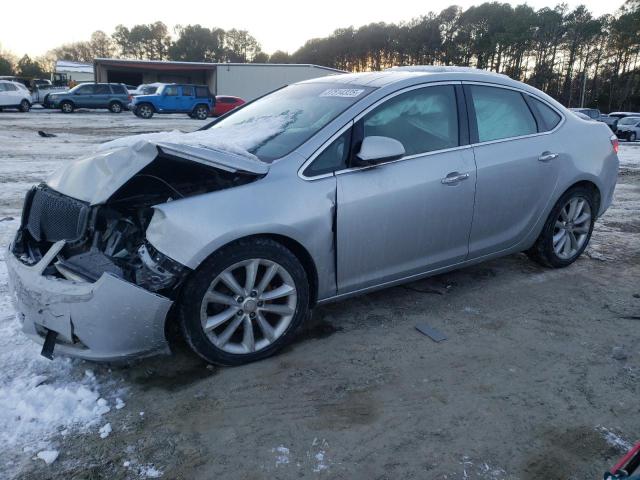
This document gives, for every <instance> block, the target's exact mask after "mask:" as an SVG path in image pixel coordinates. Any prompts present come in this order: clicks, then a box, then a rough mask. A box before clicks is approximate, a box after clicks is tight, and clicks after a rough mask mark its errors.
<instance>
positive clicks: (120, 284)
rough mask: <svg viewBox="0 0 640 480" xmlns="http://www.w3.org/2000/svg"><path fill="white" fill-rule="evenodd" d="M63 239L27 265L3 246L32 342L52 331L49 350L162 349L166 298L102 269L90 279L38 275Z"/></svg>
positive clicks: (124, 354) (86, 354) (119, 354)
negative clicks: (53, 339)
mask: <svg viewBox="0 0 640 480" xmlns="http://www.w3.org/2000/svg"><path fill="white" fill-rule="evenodd" d="M63 246H64V242H58V243H56V244H54V245H53V246H52V247H51V249H50V250H49V252H47V254H46V255H45V256H44V258H43V259H42V260H41V261H40V262H39V263H37V264H36V265H33V266H28V265H24V264H23V263H22V262H20V261H19V260H18V259H17V258H16V257H15V255H14V254H13V253H12V252H11V251H10V250H9V251H7V252H6V264H7V270H8V272H9V285H10V288H11V291H12V293H13V300H14V304H15V307H16V310H17V312H18V318H19V320H20V322H21V324H22V329H23V331H24V332H25V333H26V334H27V335H28V336H29V337H31V338H32V339H33V340H34V341H36V342H37V343H40V344H42V343H43V342H44V336H45V335H46V332H47V330H53V331H55V332H57V333H58V337H57V340H56V345H55V349H54V355H55V354H64V355H69V356H74V357H79V358H83V359H86V360H94V361H114V360H123V359H127V358H131V357H137V356H142V355H148V354H152V353H157V352H160V351H162V350H164V351H168V344H167V341H166V338H165V335H164V326H165V320H166V317H167V313H168V312H169V309H170V307H171V305H172V301H171V300H169V299H168V298H165V297H162V296H160V295H156V294H154V293H150V292H148V291H146V290H144V289H142V288H140V287H138V286H137V285H134V284H131V283H129V282H126V281H124V280H121V279H120V278H118V277H116V276H114V275H111V274H103V275H102V276H101V277H100V278H99V279H98V280H97V281H96V282H95V283H78V282H72V281H69V280H64V279H59V278H55V277H50V276H44V275H43V271H44V269H45V268H46V267H47V266H48V265H49V264H50V263H51V261H52V260H53V259H54V258H55V257H56V255H57V254H58V252H59V251H60V250H61V249H62V247H63Z"/></svg>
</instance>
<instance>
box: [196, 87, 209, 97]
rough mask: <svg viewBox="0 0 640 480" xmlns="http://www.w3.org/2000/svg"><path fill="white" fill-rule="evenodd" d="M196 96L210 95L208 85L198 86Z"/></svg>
mask: <svg viewBox="0 0 640 480" xmlns="http://www.w3.org/2000/svg"><path fill="white" fill-rule="evenodd" d="M196 97H198V98H207V97H209V89H208V88H207V87H196Z"/></svg>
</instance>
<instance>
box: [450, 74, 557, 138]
mask: <svg viewBox="0 0 640 480" xmlns="http://www.w3.org/2000/svg"><path fill="white" fill-rule="evenodd" d="M462 84H463V85H480V86H484V87H495V88H504V89H506V90H514V91H516V92H518V93H520V94H523V95H529V96H530V97H531V98H534V99H536V100H538V101H540V102H542V103H544V104H545V105H547V106H548V107H549V108H551V109H552V110H553V111H554V112H556V113H557V114H558V115H560V121H559V122H558V124H557V125H556V126H555V127H554V128H553V129H552V130H547V131H546V132H536V133H529V134H527V135H520V136H517V137H506V138H499V139H496V140H488V141H486V142H478V143H472V144H471V146H473V147H480V146H484V145H492V144H494V143H503V142H510V141H512V140H520V139H524V138H532V137H538V136H540V135H551V134H552V133H555V132H556V131H557V130H558V129H559V128H560V127H561V126H562V125H564V123H565V122H566V120H567V119H566V117H565V115H564V114H563V113H562V112H560V111H559V110H558V109H557V108H556V107H554V106H553V105H551V104H550V103H549V102H547V101H545V100H543V99H542V98H540V97H538V96H537V95H534V94H532V93H529V92H527V91H525V90H522V89H521V88H517V87H512V86H509V85H500V84H497V83H489V82H474V81H463V82H462ZM471 101H473V100H472V99H471ZM531 115H533V112H531ZM534 120H536V122H537V119H536V118H535V115H534Z"/></svg>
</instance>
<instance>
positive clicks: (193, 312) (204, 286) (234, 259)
mask: <svg viewBox="0 0 640 480" xmlns="http://www.w3.org/2000/svg"><path fill="white" fill-rule="evenodd" d="M256 262H257V263H256ZM252 267H253V271H255V272H256V274H255V276H254V278H255V282H253V283H251V282H248V283H249V284H248V285H247V283H246V282H247V278H248V277H249V278H250V276H249V272H250V271H252ZM230 272H231V273H230ZM269 272H272V273H273V272H276V273H274V274H273V277H272V279H271V280H269V278H268V277H269V275H268V273H269ZM229 274H230V275H232V276H233V278H234V279H235V280H236V285H235V290H234V289H232V288H230V287H229V286H228V285H229V283H227V281H226V280H222V277H225V278H228V275H229ZM265 277H267V279H266V280H265V281H266V282H267V283H266V286H264V285H262V281H263V279H265ZM241 285H242V286H241ZM247 286H249V287H250V288H249V290H245V288H246V287H247ZM291 289H293V292H292V291H291ZM238 290H239V291H238ZM234 292H235V293H234ZM247 293H248V295H247ZM240 294H241V295H242V296H241V295H240ZM276 295H280V296H278V297H276ZM272 296H273V297H274V298H270V297H272ZM205 298H206V300H205ZM275 310H277V312H275ZM178 311H179V319H180V326H181V330H182V333H183V335H184V338H185V340H186V342H187V343H188V344H189V345H190V346H191V348H192V349H193V351H194V352H196V353H197V354H198V355H200V356H201V357H202V358H204V359H205V360H206V361H208V362H211V363H214V364H217V365H226V366H234V365H242V364H245V363H249V362H254V361H256V360H261V359H263V358H266V357H268V356H270V355H273V354H274V353H276V352H277V351H278V350H280V349H281V348H282V347H284V346H285V345H287V344H289V343H290V342H291V340H292V339H293V338H294V335H295V332H296V330H297V329H298V327H299V326H300V325H302V323H304V321H305V320H306V318H307V317H308V315H309V282H308V279H307V275H306V272H305V270H304V268H303V267H302V265H301V264H300V262H299V261H298V259H297V258H296V256H295V255H294V254H293V253H291V252H290V251H289V250H288V249H287V248H285V247H284V246H283V245H281V244H280V243H278V242H275V241H273V240H270V239H253V240H241V241H238V242H236V243H233V244H231V245H228V246H226V247H223V248H222V249H220V250H219V251H217V252H216V253H214V254H213V255H212V256H211V257H209V258H208V259H207V260H206V261H205V262H203V264H202V265H201V266H200V267H199V268H198V269H197V270H196V271H195V272H194V274H193V275H192V276H191V277H190V278H189V280H188V281H187V282H186V283H185V286H184V289H183V291H182V294H181V296H180V301H179V307H178ZM207 322H209V324H210V328H209V329H207V331H205V324H206V323H207ZM265 322H266V325H265Z"/></svg>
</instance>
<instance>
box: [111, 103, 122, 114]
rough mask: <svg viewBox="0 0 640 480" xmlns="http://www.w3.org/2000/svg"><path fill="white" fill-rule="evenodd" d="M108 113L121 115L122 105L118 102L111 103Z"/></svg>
mask: <svg viewBox="0 0 640 480" xmlns="http://www.w3.org/2000/svg"><path fill="white" fill-rule="evenodd" d="M109 111H110V112H111V113H122V104H121V103H120V102H111V103H110V104H109Z"/></svg>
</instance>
